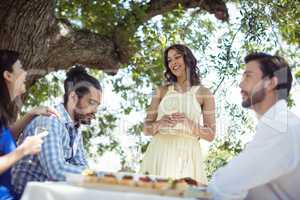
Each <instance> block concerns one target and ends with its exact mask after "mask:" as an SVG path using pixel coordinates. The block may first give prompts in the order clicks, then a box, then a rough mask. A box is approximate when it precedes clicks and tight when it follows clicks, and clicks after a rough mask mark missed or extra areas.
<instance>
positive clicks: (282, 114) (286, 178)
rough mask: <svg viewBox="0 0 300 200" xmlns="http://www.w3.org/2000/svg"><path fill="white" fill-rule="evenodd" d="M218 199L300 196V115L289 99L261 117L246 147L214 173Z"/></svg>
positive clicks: (212, 186)
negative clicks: (291, 105) (295, 113)
mask: <svg viewBox="0 0 300 200" xmlns="http://www.w3.org/2000/svg"><path fill="white" fill-rule="evenodd" d="M208 190H209V191H210V192H211V193H212V194H213V197H214V199H222V200H226V199H263V200H268V199H270V200H276V199H280V200H287V199H300V119H299V118H298V117H297V116H295V115H294V114H293V113H291V112H290V111H289V110H288V107H287V103H286V101H285V100H280V101H278V102H276V104H274V105H273V106H272V107H271V108H270V109H269V110H268V111H267V112H266V113H265V114H264V115H263V116H262V117H261V118H260V119H259V121H258V124H257V126H256V134H255V136H254V138H253V140H252V141H251V142H249V143H248V145H247V146H246V148H245V149H244V150H243V151H242V152H241V153H240V154H239V155H238V156H237V157H235V158H233V159H232V160H231V161H230V162H229V163H228V164H227V165H226V166H224V167H222V168H220V169H219V170H217V171H216V173H215V174H214V176H213V178H212V180H211V182H210V183H209V185H208Z"/></svg>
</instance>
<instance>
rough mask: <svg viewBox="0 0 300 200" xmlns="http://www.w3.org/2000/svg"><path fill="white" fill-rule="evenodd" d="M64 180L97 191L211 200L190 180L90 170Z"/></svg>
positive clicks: (71, 175) (206, 193)
mask: <svg viewBox="0 0 300 200" xmlns="http://www.w3.org/2000/svg"><path fill="white" fill-rule="evenodd" d="M66 178H67V182H68V183H70V184H73V185H77V186H81V187H87V188H93V189H99V190H108V191H117V192H133V193H143V194H151V195H161V196H173V197H181V198H197V199H203V200H206V199H207V200H208V199H211V195H210V194H209V193H208V192H207V191H206V187H204V186H201V185H199V184H198V183H197V182H196V181H195V180H193V179H190V178H182V179H166V178H163V177H157V176H150V175H140V174H131V173H112V172H95V171H91V170H90V171H85V172H83V174H67V175H66Z"/></svg>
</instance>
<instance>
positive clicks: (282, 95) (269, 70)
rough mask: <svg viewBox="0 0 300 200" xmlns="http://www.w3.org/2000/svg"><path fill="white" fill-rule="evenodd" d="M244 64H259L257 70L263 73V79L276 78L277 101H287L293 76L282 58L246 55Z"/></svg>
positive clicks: (260, 53) (254, 54) (256, 54)
mask: <svg viewBox="0 0 300 200" xmlns="http://www.w3.org/2000/svg"><path fill="white" fill-rule="evenodd" d="M244 60H245V63H249V62H250V61H256V62H258V63H259V68H260V70H261V71H262V73H263V78H265V77H268V78H272V77H274V76H275V77H277V79H278V85H277V87H276V91H277V94H278V99H285V100H287V99H288V96H289V93H290V90H291V87H292V82H293V76H292V73H291V69H290V67H289V65H288V63H287V61H285V59H284V58H283V57H280V56H277V55H274V56H272V55H270V54H267V53H263V52H255V53H251V54H249V55H247V56H246V57H245V59H244Z"/></svg>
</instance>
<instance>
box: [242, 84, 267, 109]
mask: <svg viewBox="0 0 300 200" xmlns="http://www.w3.org/2000/svg"><path fill="white" fill-rule="evenodd" d="M243 92H244V93H245V94H246V95H247V96H248V98H247V99H246V100H245V101H243V102H242V106H243V107H244V108H250V107H251V106H254V105H255V104H257V103H260V102H262V101H263V100H264V99H265V96H266V91H265V89H264V88H261V89H260V90H258V91H256V92H255V93H254V94H253V95H252V96H250V95H249V93H248V92H246V91H243Z"/></svg>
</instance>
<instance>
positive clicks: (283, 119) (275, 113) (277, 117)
mask: <svg viewBox="0 0 300 200" xmlns="http://www.w3.org/2000/svg"><path fill="white" fill-rule="evenodd" d="M287 118H288V106H287V102H286V101H285V100H278V101H277V102H276V103H275V104H274V105H273V106H272V107H271V108H269V109H268V110H267V112H265V113H264V114H263V115H262V116H261V118H260V119H259V122H258V126H261V125H265V126H268V127H270V128H272V129H275V130H276V131H279V132H287V125H288V124H287V120H288V119H287Z"/></svg>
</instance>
